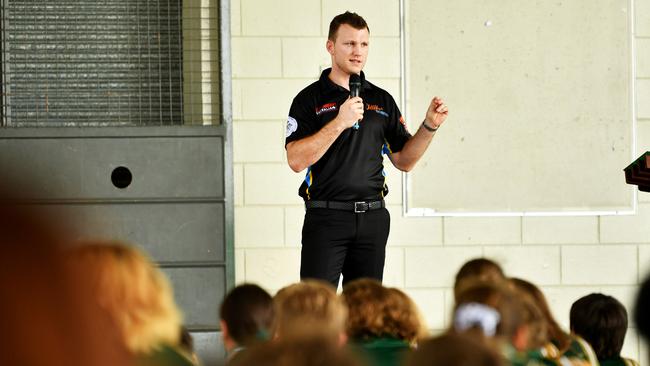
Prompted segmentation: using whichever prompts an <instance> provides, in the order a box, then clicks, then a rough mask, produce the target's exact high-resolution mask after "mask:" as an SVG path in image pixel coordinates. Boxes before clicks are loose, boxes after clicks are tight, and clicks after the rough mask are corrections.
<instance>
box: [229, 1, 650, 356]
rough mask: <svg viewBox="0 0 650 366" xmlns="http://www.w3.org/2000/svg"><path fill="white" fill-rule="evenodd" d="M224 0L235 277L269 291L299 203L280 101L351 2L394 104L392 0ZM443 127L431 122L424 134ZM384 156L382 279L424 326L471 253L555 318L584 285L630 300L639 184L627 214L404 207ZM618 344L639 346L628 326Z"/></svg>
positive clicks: (646, 207) (635, 350)
mask: <svg viewBox="0 0 650 366" xmlns="http://www.w3.org/2000/svg"><path fill="white" fill-rule="evenodd" d="M567 1H568V0H567ZM635 3H636V9H635V12H636V26H635V29H634V32H635V36H636V37H635V43H636V52H637V57H636V60H635V61H636V67H637V79H636V96H635V97H636V104H637V114H638V120H637V150H638V151H637V154H636V155H637V156H638V155H639V154H641V152H643V151H646V150H650V21H649V19H650V0H636V1H635ZM231 6H232V14H231V16H232V18H231V20H232V29H231V31H232V52H233V55H232V63H233V65H232V67H233V114H234V115H233V118H234V121H235V122H234V162H235V166H234V171H235V248H236V249H235V252H236V263H235V265H236V280H237V282H244V281H246V282H256V283H259V284H260V285H262V286H264V287H265V288H267V289H269V290H271V291H275V290H277V289H279V288H281V287H283V286H285V285H287V284H289V283H291V282H294V281H297V280H298V279H299V275H298V269H299V263H300V230H301V227H302V220H303V215H304V209H303V207H302V202H301V199H300V198H299V197H298V194H297V191H298V186H299V185H300V183H301V181H302V179H303V177H304V173H299V174H296V173H293V172H292V171H291V170H290V169H289V167H288V165H287V163H286V156H285V151H284V130H285V121H286V116H287V113H288V110H289V106H290V104H291V101H292V99H293V97H294V96H295V95H296V93H297V92H298V91H299V90H300V89H302V88H303V87H304V86H306V85H308V84H309V83H311V82H312V81H314V80H315V79H316V78H317V77H318V75H319V74H320V71H321V70H322V69H324V68H326V67H329V64H330V60H329V55H328V54H327V52H326V51H325V41H326V36H327V27H328V25H329V21H330V20H331V18H332V17H333V16H334V15H336V14H339V13H341V12H343V11H345V10H352V11H356V12H358V13H359V14H361V15H363V16H364V17H365V18H366V20H367V21H368V23H369V25H370V29H371V48H370V56H369V60H368V64H367V66H366V69H365V72H366V74H367V76H368V79H369V80H372V81H373V82H375V83H376V84H378V85H380V86H382V87H384V88H385V89H387V90H388V91H389V92H391V94H392V95H393V96H394V97H395V98H396V100H397V102H398V104H399V103H400V102H401V101H400V100H399V91H400V90H399V87H400V70H399V67H400V60H399V1H398V0H359V1H356V2H354V7H353V8H350V7H349V6H350V3H349V2H347V1H344V0H320V1H319V0H274V1H270V0H269V1H267V0H231ZM578 16H579V15H578ZM406 21H407V22H408V19H407V20H406ZM451 108H453V106H451ZM423 112H424V111H423ZM411 118H419V116H413V117H411ZM448 123H454V120H453V116H452V117H450V119H449V121H448ZM444 138H445V133H444V128H442V129H441V130H440V131H439V133H438V135H437V136H436V138H435V139H434V142H433V143H434V144H435V143H436V140H441V139H444ZM389 164H390V163H387V168H388V169H387V172H388V174H389V177H388V184H389V187H390V188H391V194H389V196H388V198H387V201H388V203H389V206H390V207H389V209H390V211H391V215H392V226H391V234H390V238H389V242H388V250H387V258H386V259H387V260H386V268H385V283H386V284H388V285H392V286H398V287H400V288H403V289H404V290H405V291H406V292H407V293H409V294H410V295H411V296H412V297H413V298H414V299H415V300H416V302H417V303H418V304H419V306H420V308H421V310H422V311H423V313H424V315H425V317H426V319H427V323H428V324H429V327H430V328H431V329H433V330H440V329H444V328H445V327H446V326H447V324H448V322H449V319H448V318H449V316H448V314H449V312H450V311H451V304H452V295H451V291H450V287H451V285H452V278H453V276H454V274H455V272H456V271H457V269H458V268H459V266H460V265H461V264H462V263H463V262H464V261H466V260H467V259H469V258H472V257H477V256H486V257H490V258H494V259H496V260H497V261H499V262H500V263H501V264H502V265H503V267H504V268H505V270H506V271H507V273H508V274H510V275H513V276H519V277H523V278H527V279H529V280H531V281H533V282H535V283H537V284H539V285H540V286H541V287H542V288H543V290H544V291H545V292H546V294H547V296H548V299H549V302H550V303H551V304H552V307H553V310H554V312H555V314H556V316H557V318H558V320H560V321H561V322H562V323H563V324H565V325H566V324H568V311H569V307H570V305H571V303H572V302H573V301H574V300H575V299H577V298H578V297H580V296H582V295H584V294H587V293H589V292H594V291H600V292H605V293H608V294H611V295H613V296H615V297H617V298H618V299H619V300H621V301H622V302H623V303H624V304H625V305H626V306H627V307H628V309H631V304H632V302H633V298H634V295H635V292H636V288H637V284H638V282H639V281H640V279H642V278H643V276H644V275H645V274H648V273H650V225H649V223H650V195H647V194H640V195H639V205H638V213H637V214H636V215H633V216H603V217H595V216H592V217H544V218H540V217H537V218H533V217H525V218H520V217H497V218H404V217H402V216H401V212H402V207H401V204H402V202H401V188H402V187H401V177H400V174H399V173H398V172H397V171H396V170H395V169H394V168H392V166H389ZM416 169H417V167H416ZM622 169H623V167H621V173H620V174H621V179H623V172H622ZM624 354H625V355H628V356H630V357H633V358H637V359H638V358H639V355H643V356H645V355H647V354H648V352H647V348H646V347H645V346H644V345H641V344H640V342H639V338H638V336H637V335H636V333H635V331H634V329H633V328H631V329H630V331H629V333H628V337H627V340H626V344H625V347H624ZM643 361H645V362H643ZM642 362H643V364H645V365H650V363H648V362H647V360H645V357H643V358H642Z"/></svg>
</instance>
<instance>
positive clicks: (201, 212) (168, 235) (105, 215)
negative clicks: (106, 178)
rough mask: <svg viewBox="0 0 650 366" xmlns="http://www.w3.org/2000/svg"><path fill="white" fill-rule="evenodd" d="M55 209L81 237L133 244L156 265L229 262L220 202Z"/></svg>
mask: <svg viewBox="0 0 650 366" xmlns="http://www.w3.org/2000/svg"><path fill="white" fill-rule="evenodd" d="M57 206H58V205H57ZM56 209H62V210H64V212H65V214H66V217H70V220H71V221H72V222H74V223H77V225H76V227H77V230H78V236H79V237H80V238H97V237H101V238H111V239H116V240H122V241H126V242H129V243H133V244H136V245H137V246H139V247H141V248H142V249H144V250H145V251H146V252H147V253H148V254H149V255H150V256H151V257H152V258H153V259H154V260H155V261H157V262H174V261H177V262H205V261H213V262H214V261H216V262H224V261H225V248H224V243H223V237H224V216H225V212H224V210H225V209H224V204H223V203H222V202H213V203H206V202H184V203H155V202H154V203H138V204H132V203H122V204H114V203H103V204H69V205H65V206H63V207H56Z"/></svg>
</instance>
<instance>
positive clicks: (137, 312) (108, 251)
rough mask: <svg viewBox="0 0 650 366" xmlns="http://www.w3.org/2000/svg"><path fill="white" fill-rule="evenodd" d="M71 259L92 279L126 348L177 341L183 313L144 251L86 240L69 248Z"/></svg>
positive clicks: (145, 349)
mask: <svg viewBox="0 0 650 366" xmlns="http://www.w3.org/2000/svg"><path fill="white" fill-rule="evenodd" d="M70 259H71V262H72V264H73V265H75V266H79V267H80V269H82V270H83V273H84V274H85V276H86V277H87V279H88V280H89V281H90V282H91V285H92V287H93V295H94V297H95V299H96V301H97V302H98V304H99V306H100V307H101V308H102V309H103V310H104V311H106V312H107V313H108V315H109V316H110V317H111V318H112V320H113V321H114V323H115V325H116V327H117V328H118V329H119V332H120V333H121V338H122V340H123V342H124V344H125V346H126V348H127V349H128V350H129V351H131V352H132V353H134V354H140V353H149V352H150V351H152V349H153V348H155V347H157V346H160V345H162V344H167V345H171V346H176V345H178V343H179V338H180V329H181V313H180V311H179V309H178V307H177V306H176V303H175V302H174V295H173V291H172V287H171V285H170V284H169V281H168V280H167V278H166V277H165V275H164V274H163V273H162V272H161V271H160V270H159V269H158V267H157V266H156V265H155V264H153V263H152V261H151V260H150V259H149V258H148V257H147V256H146V255H145V254H144V253H142V252H141V251H140V250H138V249H136V248H134V247H131V246H127V245H125V244H123V243H119V242H88V243H83V244H82V245H79V246H76V247H75V248H74V249H72V252H71V255H70Z"/></svg>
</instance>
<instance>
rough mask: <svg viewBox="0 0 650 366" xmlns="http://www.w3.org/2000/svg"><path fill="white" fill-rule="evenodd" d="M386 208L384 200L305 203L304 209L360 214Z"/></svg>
mask: <svg viewBox="0 0 650 366" xmlns="http://www.w3.org/2000/svg"><path fill="white" fill-rule="evenodd" d="M384 207H386V204H385V203H384V200H380V201H357V202H354V201H350V202H341V201H306V202H305V208H306V209H310V208H331V209H333V210H342V211H352V212H355V213H361V212H366V211H372V210H378V209H380V208H384Z"/></svg>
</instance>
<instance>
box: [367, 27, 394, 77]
mask: <svg viewBox="0 0 650 366" xmlns="http://www.w3.org/2000/svg"><path fill="white" fill-rule="evenodd" d="M369 49H370V51H369V53H368V61H367V62H366V66H365V67H364V68H363V71H364V73H365V74H366V75H367V77H368V78H371V77H372V78H373V79H376V78H399V77H400V76H401V75H400V48H399V37H385V38H384V37H371V38H370V46H369Z"/></svg>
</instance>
